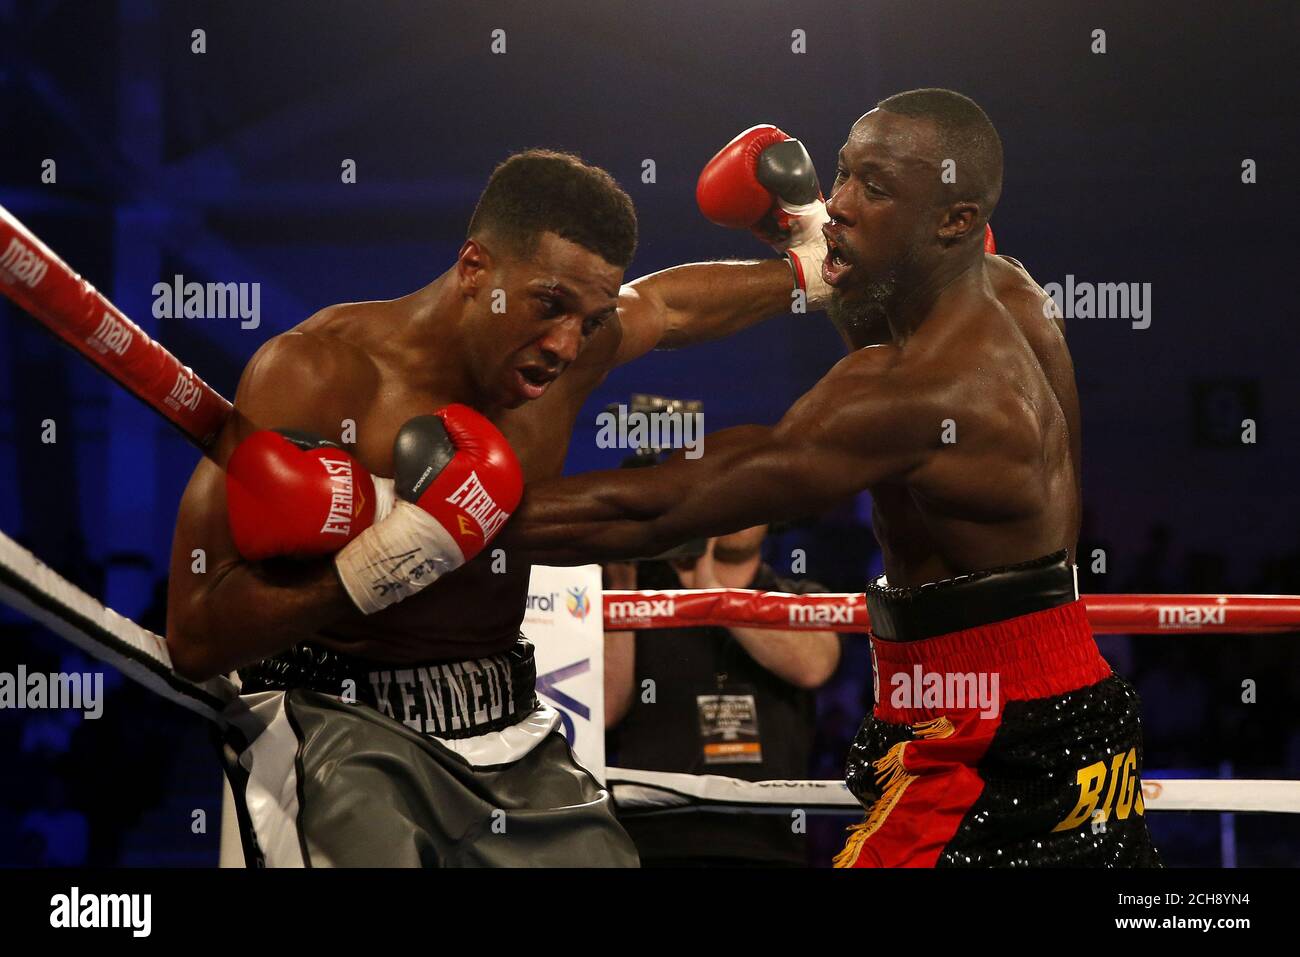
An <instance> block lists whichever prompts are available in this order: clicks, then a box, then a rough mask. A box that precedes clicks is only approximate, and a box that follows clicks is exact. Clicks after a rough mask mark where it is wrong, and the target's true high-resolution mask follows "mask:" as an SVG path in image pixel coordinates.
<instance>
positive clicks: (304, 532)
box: [226, 430, 377, 561]
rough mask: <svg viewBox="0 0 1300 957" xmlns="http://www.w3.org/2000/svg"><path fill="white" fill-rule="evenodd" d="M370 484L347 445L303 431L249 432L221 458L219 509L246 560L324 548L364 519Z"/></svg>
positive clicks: (372, 495)
mask: <svg viewBox="0 0 1300 957" xmlns="http://www.w3.org/2000/svg"><path fill="white" fill-rule="evenodd" d="M376 497H377V496H376V492H375V486H374V483H373V482H372V480H371V476H370V473H369V472H368V471H366V469H365V467H364V466H362V465H361V463H360V462H358V461H357V460H356V459H355V458H354V457H353V456H352V455H351V453H349V452H347V451H346V450H345V449H343V448H341V447H340V446H338V445H336V444H335V443H333V442H329V441H327V440H325V439H322V438H318V437H316V436H314V435H308V434H306V433H303V432H290V431H284V432H272V431H266V430H264V431H261V432H254V433H253V434H252V435H250V436H249V437H248V438H246V439H244V441H242V442H240V443H239V445H238V447H237V448H236V449H235V452H234V454H233V455H231V456H230V461H229V463H227V465H226V510H227V512H228V513H229V517H230V533H231V535H232V536H233V537H234V540H235V547H236V548H237V549H239V554H240V555H242V556H243V557H244V558H246V559H248V560H249V561H261V560H263V559H266V558H276V557H280V556H293V557H299V558H307V557H311V556H317V555H332V554H333V553H334V552H337V551H338V550H339V549H340V548H342V547H343V546H344V545H346V544H347V543H348V542H350V541H352V539H354V538H356V536H357V535H359V534H360V533H361V532H362V531H363V530H364V529H365V528H367V527H369V525H370V523H371V522H372V521H373V520H374V517H375V503H376Z"/></svg>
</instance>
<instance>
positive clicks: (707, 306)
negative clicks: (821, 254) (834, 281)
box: [614, 259, 793, 365]
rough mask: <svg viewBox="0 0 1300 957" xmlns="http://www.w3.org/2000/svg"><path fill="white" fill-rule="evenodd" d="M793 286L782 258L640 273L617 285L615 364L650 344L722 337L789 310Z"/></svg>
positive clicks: (675, 344) (679, 344) (691, 342)
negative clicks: (619, 333)
mask: <svg viewBox="0 0 1300 957" xmlns="http://www.w3.org/2000/svg"><path fill="white" fill-rule="evenodd" d="M792 289H793V285H792V280H791V275H790V267H789V266H788V265H786V262H785V260H783V259H767V260H759V261H753V262H712V263H690V264H688V265H685V266H674V267H672V268H671V269H664V270H662V271H660V272H656V273H651V274H650V275H648V276H642V277H641V278H640V279H636V280H634V281H633V282H630V283H628V284H627V285H625V286H624V287H623V288H622V289H621V290H619V295H618V321H619V324H620V326H621V327H622V331H623V336H622V341H621V342H620V344H619V347H618V352H617V353H616V354H615V356H614V365H620V364H622V363H624V362H631V361H632V360H633V359H635V358H637V357H638V356H642V355H644V354H645V353H647V352H649V351H650V350H651V349H677V348H680V347H682V346H689V345H694V344H695V343H698V342H708V341H709V340H711V339H721V338H723V337H725V336H729V335H731V334H732V333H735V332H739V331H740V330H742V329H746V328H748V327H749V326H752V325H753V324H754V323H756V322H759V321H761V320H763V319H769V318H771V317H773V316H778V315H782V314H784V313H788V312H789V311H790V306H791V302H792V300H791V298H790V293H791V290H792Z"/></svg>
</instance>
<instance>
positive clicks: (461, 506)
mask: <svg viewBox="0 0 1300 957" xmlns="http://www.w3.org/2000/svg"><path fill="white" fill-rule="evenodd" d="M393 470H394V475H393V482H394V491H395V492H396V496H397V497H396V500H395V501H394V503H393V510H392V512H391V513H389V515H388V516H387V517H386V518H384V519H382V520H381V521H378V522H376V523H375V524H374V525H372V526H370V528H368V529H366V530H365V531H363V532H362V533H361V534H360V535H358V536H357V537H356V539H354V540H353V541H352V542H351V543H349V544H348V546H347V547H346V548H344V549H343V550H342V551H340V552H339V553H338V554H337V555H336V556H335V557H334V566H335V568H337V569H338V575H339V579H340V580H341V581H342V582H343V587H344V588H345V589H346V590H347V593H348V595H349V597H351V599H352V601H353V603H354V604H355V605H356V606H357V607H358V608H359V609H361V610H362V611H363V612H365V613H366V614H368V615H369V614H373V613H374V612H377V611H379V610H380V609H382V608H386V607H388V606H389V605H391V604H393V603H394V602H398V601H401V600H402V599H404V598H407V597H409V596H411V595H413V594H415V593H416V592H419V591H421V590H422V589H424V588H426V587H428V586H429V585H431V584H432V583H433V582H435V581H437V580H438V579H439V578H440V577H442V576H443V575H445V574H446V573H447V572H449V571H452V570H453V569H456V568H459V567H460V566H461V565H463V564H465V562H467V561H469V560H470V559H471V558H473V557H474V556H475V555H477V554H478V553H479V552H480V551H482V550H483V548H484V546H486V545H487V544H488V542H490V541H491V540H492V539H493V538H494V537H496V534H497V532H499V531H500V530H501V526H503V525H504V524H505V523H506V519H508V518H509V517H510V513H511V512H513V511H514V510H515V507H516V506H517V505H518V504H519V499H520V498H521V497H522V495H523V492H524V478H523V472H522V470H521V469H520V466H519V461H518V459H516V458H515V454H514V451H513V450H512V449H511V448H510V444H509V443H508V442H507V441H506V438H505V436H504V435H502V434H501V432H500V431H499V430H498V429H497V427H496V426H494V425H493V424H492V423H491V422H489V421H488V420H487V419H486V418H485V417H484V416H482V415H480V414H479V413H478V412H475V411H474V410H473V409H471V408H469V407H468V406H464V405H449V406H447V407H446V408H444V409H440V410H439V411H438V412H437V413H435V414H434V415H422V416H417V417H416V418H414V419H411V420H410V421H409V422H407V423H406V424H405V425H403V426H402V428H401V430H400V431H399V432H398V434H397V440H396V441H395V442H394V443H393Z"/></svg>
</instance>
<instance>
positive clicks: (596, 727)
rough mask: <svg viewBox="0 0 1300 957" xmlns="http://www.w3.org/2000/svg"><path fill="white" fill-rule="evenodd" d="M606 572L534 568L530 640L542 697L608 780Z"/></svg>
mask: <svg viewBox="0 0 1300 957" xmlns="http://www.w3.org/2000/svg"><path fill="white" fill-rule="evenodd" d="M603 620H604V614H603V612H602V610H601V604H600V566H599V565H582V566H580V567H577V568H550V567H548V566H544V565H534V566H533V577H532V580H531V581H530V582H529V584H528V606H527V609H526V610H525V612H524V624H523V632H524V637H526V638H527V639H528V640H529V641H531V642H532V643H533V645H534V647H535V648H536V649H537V652H536V653H537V695H538V697H539V698H540V699H541V700H542V703H543V704H549V705H550V706H551V707H553V708H555V709H556V710H558V711H559V712H560V716H561V718H562V721H563V731H564V736H565V737H566V738H568V739H569V745H570V746H571V747H572V748H573V751H574V753H575V754H576V755H577V757H578V760H579V761H580V762H581V763H582V764H583V765H584V766H585V767H586V768H587V770H589V771H590V772H591V773H592V774H594V775H595V776H596V778H597V779H598V780H600V781H602V782H603V781H604V780H605V684H604V677H603V676H604V674H605V632H604V625H603Z"/></svg>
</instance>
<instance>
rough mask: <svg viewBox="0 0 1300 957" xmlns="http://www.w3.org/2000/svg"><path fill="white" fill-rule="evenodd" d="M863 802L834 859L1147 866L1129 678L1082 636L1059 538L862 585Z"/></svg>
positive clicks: (852, 774)
mask: <svg viewBox="0 0 1300 957" xmlns="http://www.w3.org/2000/svg"><path fill="white" fill-rule="evenodd" d="M867 602H868V607H869V610H870V614H871V622H872V637H871V642H872V655H873V659H874V663H875V670H876V705H875V710H874V713H873V714H872V715H871V716H870V717H868V718H867V719H866V721H864V722H863V724H862V727H861V728H860V729H859V731H858V734H857V737H856V738H855V739H854V742H853V745H852V747H851V748H850V751H849V760H848V769H847V783H848V786H849V789H850V790H851V791H852V792H853V793H854V795H855V796H857V798H858V799H859V800H860V801H861V802H862V803H863V805H864V807H866V809H867V816H866V819H865V820H864V821H863V822H862V823H861V824H858V825H855V826H854V827H851V828H850V829H849V831H850V836H849V839H848V842H847V844H846V845H845V847H844V850H843V851H841V852H840V853H839V855H837V856H836V858H835V864H836V866H837V867H1051V866H1064V867H1143V866H1147V867H1158V866H1160V859H1159V856H1158V854H1157V853H1156V850H1155V848H1154V847H1153V846H1152V844H1151V837H1150V834H1149V833H1148V831H1147V825H1146V808H1145V806H1144V804H1143V800H1142V782H1141V773H1142V728H1141V723H1140V719H1139V702H1138V696H1137V692H1136V691H1134V689H1133V687H1132V686H1131V685H1130V684H1129V683H1128V682H1126V681H1125V680H1124V679H1123V678H1120V677H1119V676H1118V675H1115V674H1113V673H1112V672H1111V670H1110V666H1109V665H1108V664H1107V663H1106V661H1105V659H1103V658H1102V657H1101V654H1100V653H1099V652H1098V650H1097V644H1096V642H1095V641H1094V640H1093V636H1092V629H1091V627H1090V626H1089V624H1088V619H1087V615H1086V612H1085V610H1084V605H1083V602H1082V601H1080V600H1079V597H1078V590H1077V585H1076V584H1075V576H1074V568H1073V566H1071V565H1070V564H1069V563H1068V561H1067V557H1066V553H1065V552H1059V553H1057V554H1055V555H1051V556H1048V557H1046V558H1042V559H1038V560H1036V561H1033V562H1026V563H1024V564H1023V565H1017V566H1013V567H1008V568H1002V569H993V570H990V571H987V572H980V573H978V574H975V575H969V576H964V577H962V578H956V579H951V580H948V581H943V582H936V583H934V584H932V585H923V586H920V587H919V588H892V587H889V586H887V585H885V584H883V581H882V582H877V583H873V584H872V585H871V586H870V587H869V588H868V589H867Z"/></svg>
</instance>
